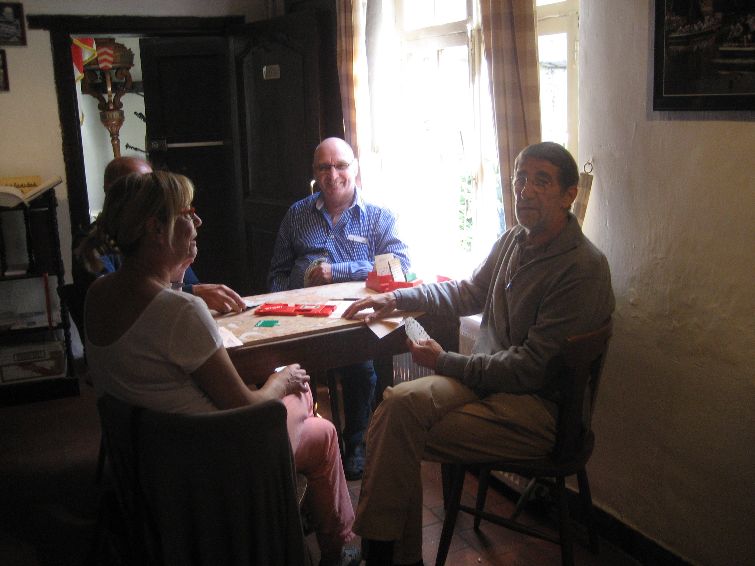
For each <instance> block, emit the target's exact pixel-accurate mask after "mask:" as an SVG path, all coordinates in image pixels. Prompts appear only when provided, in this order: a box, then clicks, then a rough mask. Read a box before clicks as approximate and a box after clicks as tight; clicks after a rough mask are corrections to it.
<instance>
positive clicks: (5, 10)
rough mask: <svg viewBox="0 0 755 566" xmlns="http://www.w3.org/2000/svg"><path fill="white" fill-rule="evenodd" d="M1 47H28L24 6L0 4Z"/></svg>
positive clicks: (9, 3) (12, 3) (17, 3)
mask: <svg viewBox="0 0 755 566" xmlns="http://www.w3.org/2000/svg"><path fill="white" fill-rule="evenodd" d="M0 45H26V25H25V22H24V7H23V4H21V3H19V2H0Z"/></svg>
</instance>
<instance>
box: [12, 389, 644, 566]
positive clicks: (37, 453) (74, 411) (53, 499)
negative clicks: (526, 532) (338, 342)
mask: <svg viewBox="0 0 755 566" xmlns="http://www.w3.org/2000/svg"><path fill="white" fill-rule="evenodd" d="M321 393H322V396H321V397H320V399H321V406H323V402H324V401H325V402H326V401H327V392H325V391H321ZM324 408H326V407H324ZM323 412H326V411H323ZM99 438H100V437H99V423H98V420H97V414H96V409H95V399H94V395H93V393H92V390H91V388H89V387H88V386H82V395H81V396H80V397H75V398H66V399H58V400H53V401H46V402H41V403H31V404H26V405H20V406H15V407H2V408H0V564H2V565H4V566H52V565H55V566H58V565H61V566H67V565H71V566H74V565H80V564H83V563H84V560H85V558H86V556H87V553H88V551H89V549H90V547H91V541H92V534H93V532H94V525H95V520H96V511H97V503H98V496H99V490H98V488H97V487H96V486H95V485H94V483H93V479H94V473H95V467H96V458H97V450H98V447H99ZM423 480H424V481H423V483H424V505H425V507H424V513H423V520H424V561H425V564H428V565H430V564H434V561H435V553H436V548H437V544H438V539H439V537H440V531H441V526H442V517H443V506H442V498H441V489H440V468H439V466H438V465H435V464H425V465H424V466H423ZM359 485H360V484H359V482H358V481H357V482H350V484H349V487H350V491H351V495H352V500H353V502H354V505H356V502H357V499H358V497H359ZM465 487H466V490H465V498H467V499H469V500H470V501H471V499H472V498H473V494H474V489H475V487H476V482H475V480H474V478H472V477H470V478H468V479H467V482H466V486H465ZM488 508H489V509H494V510H496V509H497V510H504V511H508V510H510V509H511V508H512V504H511V502H510V501H509V500H508V499H506V498H505V497H503V496H502V495H500V494H499V493H497V492H495V491H493V490H491V492H490V495H489V496H488ZM529 520H532V519H531V518H530V519H529ZM308 540H309V542H312V540H313V537H312V536H310V537H309V539H308ZM315 546H316V545H315ZM575 554H576V563H577V564H578V565H591V566H592V565H611V566H624V565H627V566H628V565H633V564H637V562H636V561H634V560H632V559H631V558H629V557H628V556H627V555H625V554H623V553H621V552H619V551H617V550H616V549H614V548H613V547H611V546H610V545H608V544H607V543H603V544H602V545H601V551H600V554H599V555H598V556H593V555H592V554H590V553H589V552H588V551H587V550H586V549H585V548H583V547H582V546H580V545H576V546H575ZM446 564H448V565H449V566H464V565H479V564H492V565H499V566H514V565H516V566H549V565H551V564H553V565H558V564H560V558H559V552H558V548H557V547H556V546H554V545H552V544H550V543H546V542H539V541H536V540H534V539H530V538H527V537H524V536H522V535H519V534H517V533H514V532H511V531H508V530H506V529H503V528H501V527H497V526H495V525H491V524H483V526H482V528H481V530H480V532H479V533H476V532H475V531H474V530H473V529H472V522H471V518H470V517H468V516H465V515H463V514H462V515H460V517H459V521H458V524H457V530H456V533H455V534H454V538H453V542H452V546H451V554H450V555H449V558H448V560H447V562H446Z"/></svg>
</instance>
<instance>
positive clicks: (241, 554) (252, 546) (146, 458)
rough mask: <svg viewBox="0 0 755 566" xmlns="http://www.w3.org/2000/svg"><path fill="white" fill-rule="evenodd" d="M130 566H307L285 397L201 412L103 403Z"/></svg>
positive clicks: (101, 409)
mask: <svg viewBox="0 0 755 566" xmlns="http://www.w3.org/2000/svg"><path fill="white" fill-rule="evenodd" d="M98 409H99V412H100V419H101V422H102V428H103V433H104V435H105V443H106V445H107V449H108V460H109V462H110V465H111V468H112V471H113V474H114V479H115V487H116V495H117V499H118V503H119V507H120V509H121V511H122V514H123V515H124V517H125V522H126V529H127V536H128V539H129V551H130V554H131V556H128V557H125V561H124V562H125V563H126V564H139V565H142V564H146V565H153V564H164V565H182V566H184V565H186V566H189V565H196V566H200V565H215V564H223V565H233V566H246V565H278V564H280V565H292V566H294V565H296V566H299V565H302V564H307V563H308V553H307V551H306V548H305V543H304V536H303V533H302V525H301V519H300V515H299V507H298V504H297V493H296V485H295V480H294V471H293V470H294V468H293V458H292V455H291V446H290V443H289V440H288V433H287V430H286V409H285V407H284V405H283V404H282V403H281V402H279V401H268V402H265V403H261V404H259V405H255V406H252V407H245V408H241V409H234V410H229V411H218V412H215V413H206V414H201V415H181V414H167V413H159V412H155V411H150V410H147V409H142V408H137V407H133V406H131V405H129V404H127V403H124V402H122V401H119V400H117V399H115V398H113V397H109V396H105V397H103V398H101V399H100V400H99V401H98Z"/></svg>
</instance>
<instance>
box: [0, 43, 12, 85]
mask: <svg viewBox="0 0 755 566" xmlns="http://www.w3.org/2000/svg"><path fill="white" fill-rule="evenodd" d="M3 90H10V83H8V60H7V59H6V58H5V49H0V91H3Z"/></svg>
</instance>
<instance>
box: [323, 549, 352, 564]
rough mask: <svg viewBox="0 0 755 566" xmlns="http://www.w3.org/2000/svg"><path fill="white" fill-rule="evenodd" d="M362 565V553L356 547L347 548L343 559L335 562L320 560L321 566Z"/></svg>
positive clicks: (343, 552)
mask: <svg viewBox="0 0 755 566" xmlns="http://www.w3.org/2000/svg"><path fill="white" fill-rule="evenodd" d="M361 563H362V551H361V550H360V549H359V548H356V547H354V546H345V547H343V549H342V550H341V557H340V558H337V559H335V560H326V559H324V558H323V559H322V560H320V566H359V564H361Z"/></svg>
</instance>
